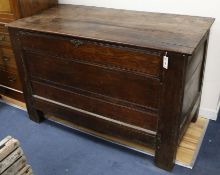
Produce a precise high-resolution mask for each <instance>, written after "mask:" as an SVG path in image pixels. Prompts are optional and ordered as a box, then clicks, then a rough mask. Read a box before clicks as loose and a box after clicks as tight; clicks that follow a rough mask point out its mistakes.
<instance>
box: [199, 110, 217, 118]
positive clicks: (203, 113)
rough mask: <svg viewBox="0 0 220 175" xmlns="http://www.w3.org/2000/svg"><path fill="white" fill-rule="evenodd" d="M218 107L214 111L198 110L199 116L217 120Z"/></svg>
mask: <svg viewBox="0 0 220 175" xmlns="http://www.w3.org/2000/svg"><path fill="white" fill-rule="evenodd" d="M218 111H219V107H218V108H217V109H216V110H214V109H208V108H200V110H199V115H200V116H203V117H204V118H207V119H210V120H217V117H218Z"/></svg>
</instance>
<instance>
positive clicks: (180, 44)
mask: <svg viewBox="0 0 220 175" xmlns="http://www.w3.org/2000/svg"><path fill="white" fill-rule="evenodd" d="M213 22H214V19H213V18H206V17H196V16H186V15H174V14H163V13H150V12H137V11H128V10H115V9H109V8H98V7H89V6H80V5H58V6H57V7H54V8H51V9H49V10H46V11H44V12H42V13H40V14H38V15H34V16H32V17H28V18H24V19H20V20H17V21H15V22H12V23H10V24H9V25H8V26H9V27H12V28H20V29H27V30H32V31H39V32H47V33H53V34H62V35H67V36H74V37H82V38H87V39H93V40H96V41H100V40H101V41H106V42H111V43H117V44H122V45H129V46H135V47H140V48H150V49H157V50H162V51H173V52H179V53H184V54H189V55H191V54H192V53H193V51H194V50H195V48H196V47H197V45H198V44H199V42H200V41H201V39H202V38H203V36H204V35H205V34H206V33H207V32H208V31H209V29H210V27H211V25H212V23H213Z"/></svg>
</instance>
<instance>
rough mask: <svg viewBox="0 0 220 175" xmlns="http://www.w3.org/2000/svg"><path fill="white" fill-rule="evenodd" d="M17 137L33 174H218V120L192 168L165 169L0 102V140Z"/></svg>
mask: <svg viewBox="0 0 220 175" xmlns="http://www.w3.org/2000/svg"><path fill="white" fill-rule="evenodd" d="M7 135H11V136H13V137H15V138H17V139H19V140H20V142H21V145H22V148H23V149H24V152H25V154H26V157H27V159H28V163H29V164H30V165H31V166H32V168H33V171H34V174H35V175H169V174H175V175H217V174H220V149H219V146H220V121H217V122H214V121H210V123H209V126H208V129H207V132H206V135H205V138H204V141H203V144H202V147H201V149H200V152H199V156H198V158H197V161H196V163H195V166H194V168H193V169H192V170H190V169H187V168H184V167H180V166H177V165H176V166H175V167H174V169H173V171H172V172H166V171H164V170H161V169H159V168H157V167H155V166H154V164H153V158H152V157H150V156H147V155H143V154H141V153H137V152H135V151H131V150H128V149H126V148H122V147H120V146H117V145H114V144H112V143H109V142H105V141H102V140H100V139H97V138H94V137H92V136H88V135H86V134H82V133H80V132H78V131H74V130H72V129H69V128H67V127H64V126H61V125H59V124H55V123H53V122H50V121H45V122H43V123H42V124H36V123H34V122H32V121H30V120H29V119H28V115H27V113H26V112H25V111H22V110H20V109H17V108H14V107H11V106H9V105H6V104H3V103H0V140H1V139H3V138H4V137H6V136H7Z"/></svg>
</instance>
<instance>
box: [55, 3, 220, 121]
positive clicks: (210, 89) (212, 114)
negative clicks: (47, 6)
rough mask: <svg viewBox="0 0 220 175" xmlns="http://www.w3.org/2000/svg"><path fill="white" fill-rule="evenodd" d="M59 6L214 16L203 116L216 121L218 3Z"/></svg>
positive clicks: (219, 88) (219, 93)
mask: <svg viewBox="0 0 220 175" xmlns="http://www.w3.org/2000/svg"><path fill="white" fill-rule="evenodd" d="M59 3H61V4H80V5H90V6H99V7H108V8H117V9H128V10H138V11H151V12H164V13H176V14H186V15H195V16H207V17H215V18H216V21H215V24H214V25H213V28H212V31H211V35H210V43H209V51H208V58H207V63H206V71H205V78H204V85H203V95H202V102H201V108H200V114H201V115H203V116H205V117H207V118H210V119H213V120H215V119H216V118H217V112H218V109H219V96H220V68H219V67H220V9H219V7H220V2H219V0H59Z"/></svg>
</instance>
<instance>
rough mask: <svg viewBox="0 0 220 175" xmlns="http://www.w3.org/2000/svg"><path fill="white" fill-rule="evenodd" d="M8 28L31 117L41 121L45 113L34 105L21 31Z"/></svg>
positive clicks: (38, 121)
mask: <svg viewBox="0 0 220 175" xmlns="http://www.w3.org/2000/svg"><path fill="white" fill-rule="evenodd" d="M8 30H9V34H10V38H11V42H12V46H13V51H14V53H15V59H16V64H17V67H18V73H19V76H20V80H21V83H22V87H23V93H24V99H25V102H26V106H27V111H28V114H29V118H30V119H31V120H33V121H34V122H37V123H40V122H42V121H43V120H44V114H43V112H41V111H39V110H37V109H35V108H34V105H33V97H32V86H31V82H30V79H29V75H28V70H27V68H26V65H25V60H24V55H23V52H22V49H21V42H20V35H21V31H17V30H15V29H13V28H9V29H8Z"/></svg>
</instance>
